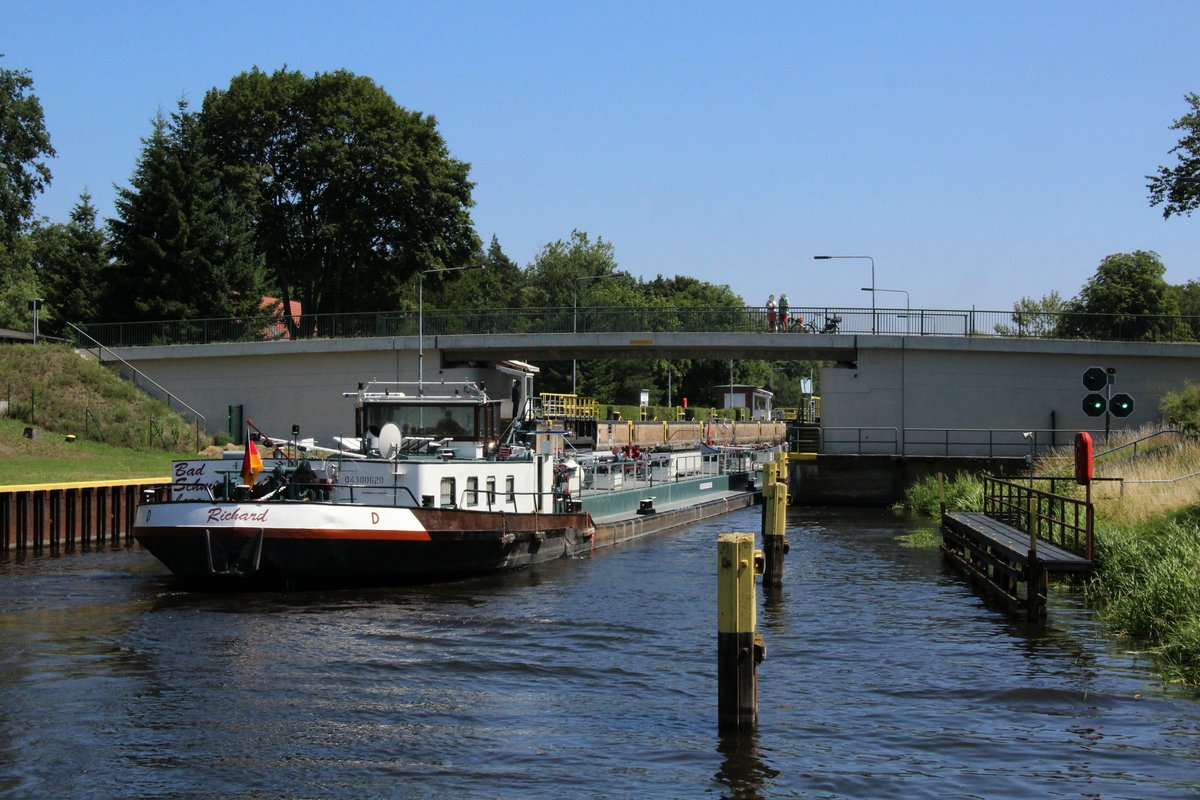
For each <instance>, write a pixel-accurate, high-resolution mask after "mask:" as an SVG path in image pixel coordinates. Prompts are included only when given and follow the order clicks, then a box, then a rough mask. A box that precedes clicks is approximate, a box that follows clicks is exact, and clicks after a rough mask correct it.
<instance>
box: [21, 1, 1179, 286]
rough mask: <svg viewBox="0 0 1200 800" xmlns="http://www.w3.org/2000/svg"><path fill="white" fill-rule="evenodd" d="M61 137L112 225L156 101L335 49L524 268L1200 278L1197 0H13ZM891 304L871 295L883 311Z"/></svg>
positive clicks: (1062, 279) (888, 280) (968, 279)
mask: <svg viewBox="0 0 1200 800" xmlns="http://www.w3.org/2000/svg"><path fill="white" fill-rule="evenodd" d="M4 17H5V23H4V26H3V30H2V31H0V52H3V53H4V54H5V57H4V58H3V59H2V60H0V65H2V66H4V67H5V68H8V69H28V70H30V72H31V74H32V77H33V79H34V82H35V92H36V94H37V95H38V96H39V97H40V99H41V101H42V104H43V107H44V110H45V115H46V123H47V126H48V128H49V130H50V134H51V137H52V141H53V144H54V147H55V148H56V150H57V151H58V157H57V158H55V159H53V160H52V161H51V162H50V166H51V169H52V170H53V173H54V183H53V186H52V188H51V189H50V190H49V191H48V192H47V193H45V194H44V195H43V196H42V197H41V199H40V201H39V203H38V213H39V214H41V215H44V216H46V217H49V218H50V219H51V220H54V221H65V220H66V217H67V214H68V213H69V210H70V208H71V206H72V205H73V204H74V203H75V202H76V200H77V199H78V197H79V193H80V192H81V191H82V190H83V189H85V188H86V189H88V190H89V191H90V192H91V193H92V195H93V196H94V198H95V202H96V205H97V207H98V208H99V210H100V214H101V216H102V217H108V216H111V214H112V213H113V210H112V198H113V194H114V191H113V185H114V184H118V185H127V184H128V181H129V178H130V175H131V174H132V171H133V168H134V164H135V161H136V159H137V156H138V153H139V151H140V148H141V141H140V140H141V138H142V137H144V136H146V135H147V134H148V133H149V131H150V120H151V118H152V117H153V116H154V114H155V112H156V111H157V110H158V109H160V108H161V109H164V110H166V111H170V110H172V109H173V108H174V106H175V103H176V101H177V100H178V99H179V98H180V97H182V96H186V97H188V98H190V100H191V101H192V102H193V106H194V107H198V106H199V103H200V101H201V100H202V98H203V96H204V93H205V92H206V91H207V90H208V89H210V88H213V87H221V88H224V87H226V86H227V85H228V83H229V80H230V78H232V77H233V76H234V75H236V74H237V73H239V72H242V71H244V70H247V69H249V68H250V67H252V66H258V67H260V68H262V69H264V70H268V71H271V70H274V69H277V68H279V67H282V66H284V65H286V66H288V67H289V68H292V69H299V70H301V71H303V72H305V73H307V74H312V73H313V72H320V71H328V70H334V69H339V68H345V69H348V70H350V71H352V72H355V73H357V74H360V75H366V76H369V77H371V78H372V79H374V80H375V81H376V82H377V83H379V84H380V85H381V86H383V87H384V88H385V89H386V90H387V91H388V92H389V93H390V94H391V95H392V97H394V98H395V99H396V101H397V102H398V103H399V104H401V105H403V106H405V107H406V108H409V109H413V110H417V111H421V112H423V113H427V114H432V115H434V116H435V117H436V118H437V119H438V125H439V130H440V131H441V133H442V135H443V137H444V138H445V140H446V142H447V144H448V146H449V148H450V151H451V153H452V155H453V156H454V157H456V158H458V159H461V160H463V161H466V162H469V163H470V164H471V165H472V167H471V177H472V179H473V180H474V181H475V183H476V188H475V191H474V196H475V200H476V206H475V207H474V209H473V210H472V216H473V218H474V220H475V225H476V228H477V230H478V232H479V234H480V236H481V237H482V238H483V240H484V241H485V242H486V241H488V240H489V239H490V238H491V237H492V236H493V235H495V236H497V237H498V238H499V241H500V244H501V246H502V247H503V248H504V250H505V252H506V253H507V254H508V255H509V256H510V257H512V258H513V259H515V260H516V261H518V262H519V263H521V264H527V263H529V262H530V261H531V260H532V259H533V258H534V257H535V256H536V255H537V253H538V251H539V250H540V249H541V248H542V247H543V246H544V245H545V244H546V243H548V242H552V241H554V240H557V239H566V238H568V237H569V236H570V234H571V231H572V230H574V229H579V230H583V231H586V232H588V234H589V235H591V236H592V237H593V238H595V237H603V238H604V239H606V240H608V241H610V242H611V243H612V244H613V246H614V247H615V251H616V256H617V260H618V262H619V264H620V267H621V268H622V269H625V270H628V271H630V272H632V273H634V274H638V275H642V276H646V277H653V276H654V275H656V274H660V273H661V274H663V275H675V274H685V275H691V276H694V277H697V278H700V279H703V280H707V281H712V282H714V283H725V284H728V285H729V286H730V287H732V288H733V290H734V291H736V292H738V293H739V294H740V295H742V297H744V298H745V299H746V301H747V302H748V303H751V304H761V303H763V302H765V300H766V297H767V294H768V293H774V294H776V295H778V294H779V293H780V291H787V293H788V295H789V296H790V297H791V299H792V303H793V305H810V304H817V305H831V306H857V307H863V306H869V305H870V297H869V295H867V294H866V293H863V292H862V291H861V288H862V287H865V286H869V285H870V283H871V277H870V265H869V263H868V262H866V261H813V260H812V256H813V255H815V254H826V253H828V254H843V255H869V256H871V257H873V258H874V260H875V285H876V288H877V289H896V290H904V291H907V292H908V293H909V297H910V299H911V303H912V306H913V307H914V308H918V307H920V308H969V307H976V308H979V309H1005V308H1009V307H1011V305H1012V303H1013V302H1014V301H1016V300H1018V299H1019V298H1021V297H1022V296H1032V297H1035V298H1036V297H1041V296H1042V295H1045V294H1048V293H1049V292H1050V291H1052V290H1057V291H1059V292H1060V293H1062V294H1063V295H1064V296H1067V297H1070V296H1073V295H1075V294H1076V293H1077V292H1078V291H1079V289H1080V287H1081V286H1082V285H1083V284H1084V282H1085V281H1086V280H1087V279H1088V278H1089V277H1090V276H1091V275H1092V274H1093V273H1094V272H1095V269H1096V267H1097V265H1098V264H1099V263H1100V260H1101V259H1102V258H1103V257H1104V256H1106V255H1108V254H1110V253H1116V252H1129V251H1133V250H1138V249H1143V250H1155V251H1157V252H1158V253H1159V254H1160V255H1161V256H1162V258H1163V262H1164V263H1165V265H1166V267H1167V279H1168V280H1169V281H1171V282H1172V283H1183V282H1184V281H1187V280H1191V279H1198V278H1200V218H1196V217H1193V218H1189V217H1184V218H1172V219H1171V220H1164V219H1163V218H1162V215H1161V213H1160V211H1159V210H1158V209H1156V208H1151V207H1150V206H1149V204H1148V203H1147V200H1146V195H1147V192H1146V188H1145V184H1146V178H1145V176H1146V175H1147V174H1149V173H1151V172H1153V171H1155V169H1156V168H1157V167H1158V166H1160V165H1168V164H1171V163H1173V157H1171V156H1170V154H1169V150H1170V149H1171V148H1172V147H1173V146H1174V145H1175V144H1176V143H1177V142H1178V140H1179V138H1180V137H1179V132H1177V131H1172V130H1170V125H1171V123H1172V122H1173V121H1174V120H1175V119H1177V118H1179V117H1180V116H1182V115H1183V114H1184V113H1186V112H1187V110H1188V106H1187V104H1186V102H1185V100H1184V94H1185V93H1186V92H1189V91H1200V46H1197V43H1196V42H1197V34H1198V33H1200V3H1195V2H1144V1H1143V2H1136V3H1135V2H1121V3H1113V2H1078V3H1077V2H1049V3H1047V2H1044V1H1043V2H1003V3H1001V2H995V3H984V2H944V3H943V2H907V3H899V2H897V3H870V2H827V3H826V2H821V3H815V2H789V3H783V2H749V3H716V2H696V1H695V0H693V1H692V2H645V1H643V2H604V3H585V2H547V3H538V2H465V1H464V2H437V3H434V2H422V3H416V2H374V3H367V2H362V3H353V2H352V3H329V2H288V3H282V2H255V3H233V2H206V3H182V2H181V3H171V2H120V3H117V2H100V1H98V2H57V1H56V0H36V2H27V0H8V2H7V3H5V13H4ZM904 302H905V298H904V296H903V294H900V293H892V294H887V293H883V294H879V295H878V304H879V306H880V307H881V308H882V307H887V306H903V305H904Z"/></svg>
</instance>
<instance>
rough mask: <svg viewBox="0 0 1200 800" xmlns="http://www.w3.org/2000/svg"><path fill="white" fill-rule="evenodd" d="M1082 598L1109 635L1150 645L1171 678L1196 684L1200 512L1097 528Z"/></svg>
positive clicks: (1199, 642) (1198, 670)
mask: <svg viewBox="0 0 1200 800" xmlns="http://www.w3.org/2000/svg"><path fill="white" fill-rule="evenodd" d="M1085 592H1086V595H1087V598H1088V600H1089V601H1090V602H1091V603H1093V604H1094V605H1096V606H1097V607H1098V608H1099V609H1100V612H1101V616H1102V617H1103V619H1104V621H1105V622H1106V623H1107V624H1108V625H1109V626H1110V627H1111V628H1112V629H1113V630H1114V631H1116V632H1117V633H1118V634H1121V635H1124V636H1128V637H1130V638H1132V639H1136V640H1139V641H1142V642H1146V643H1148V644H1150V645H1151V647H1152V648H1153V651H1154V653H1155V655H1156V656H1158V658H1159V659H1160V662H1161V663H1162V665H1163V669H1164V671H1165V672H1166V673H1167V675H1168V676H1169V677H1172V678H1175V679H1178V680H1182V681H1184V682H1187V683H1191V684H1196V683H1200V506H1193V507H1191V508H1189V509H1186V510H1184V511H1182V512H1173V513H1169V514H1165V515H1163V516H1161V517H1157V518H1152V519H1147V520H1143V521H1141V522H1139V523H1136V524H1128V525H1107V526H1105V525H1102V526H1101V527H1100V529H1099V530H1098V531H1097V534H1096V570H1095V572H1094V573H1093V574H1092V575H1091V577H1090V578H1089V580H1088V582H1087V584H1086V586H1085Z"/></svg>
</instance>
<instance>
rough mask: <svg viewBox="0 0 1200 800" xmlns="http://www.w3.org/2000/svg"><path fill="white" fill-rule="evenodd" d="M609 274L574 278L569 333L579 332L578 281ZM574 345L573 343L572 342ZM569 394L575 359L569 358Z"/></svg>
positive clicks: (573, 387)
mask: <svg viewBox="0 0 1200 800" xmlns="http://www.w3.org/2000/svg"><path fill="white" fill-rule="evenodd" d="M611 277H613V276H612V275H611V274H605V275H581V276H580V277H578V278H576V279H575V282H574V292H573V293H572V295H571V333H573V334H575V333H578V332H579V283H580V281H594V280H598V279H600V278H611ZM572 346H574V343H572ZM571 394H575V359H573V358H572V359H571Z"/></svg>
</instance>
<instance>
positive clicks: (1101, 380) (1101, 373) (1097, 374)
mask: <svg viewBox="0 0 1200 800" xmlns="http://www.w3.org/2000/svg"><path fill="white" fill-rule="evenodd" d="M1107 385H1108V371H1107V370H1105V369H1104V367H1088V368H1087V369H1085V370H1084V371H1083V388H1085V389H1087V390H1088V391H1089V392H1098V391H1100V390H1101V389H1103V388H1104V387H1105V386H1107ZM1092 416H1096V415H1094V414H1093V415H1092Z"/></svg>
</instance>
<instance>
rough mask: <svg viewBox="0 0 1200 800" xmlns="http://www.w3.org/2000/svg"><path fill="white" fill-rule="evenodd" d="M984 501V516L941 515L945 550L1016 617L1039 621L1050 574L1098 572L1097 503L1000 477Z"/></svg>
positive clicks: (987, 483) (991, 481)
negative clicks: (1094, 554)
mask: <svg viewBox="0 0 1200 800" xmlns="http://www.w3.org/2000/svg"><path fill="white" fill-rule="evenodd" d="M984 496H985V502H984V508H985V510H984V511H983V512H967V511H950V512H943V513H942V552H943V553H944V554H945V556H946V557H947V559H948V560H950V561H951V562H952V563H953V564H954V565H955V566H956V567H958V568H959V569H960V570H961V571H962V572H963V573H964V574H965V575H966V576H967V578H968V579H969V580H971V581H972V582H973V583H975V584H976V585H978V586H980V587H981V588H982V589H983V590H984V591H986V592H987V593H988V594H990V595H991V596H992V597H993V598H995V599H997V600H999V601H1000V602H1001V603H1003V604H1004V605H1005V606H1006V608H1007V609H1008V610H1009V611H1010V612H1012V613H1023V614H1024V615H1025V617H1026V618H1027V619H1029V620H1035V621H1036V620H1040V619H1042V618H1043V617H1045V615H1046V591H1047V587H1048V576H1049V575H1051V574H1086V573H1087V572H1088V571H1090V570H1091V568H1092V528H1093V516H1094V512H1093V509H1092V505H1091V503H1090V502H1088V501H1085V500H1078V499H1075V498H1072V497H1065V496H1062V495H1057V494H1053V493H1050V492H1042V491H1039V490H1037V489H1034V488H1033V487H1032V486H1026V485H1021V484H1017V483H1013V482H1010V481H1001V480H998V479H995V478H986V479H985V480H984ZM1031 532H1032V534H1031Z"/></svg>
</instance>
